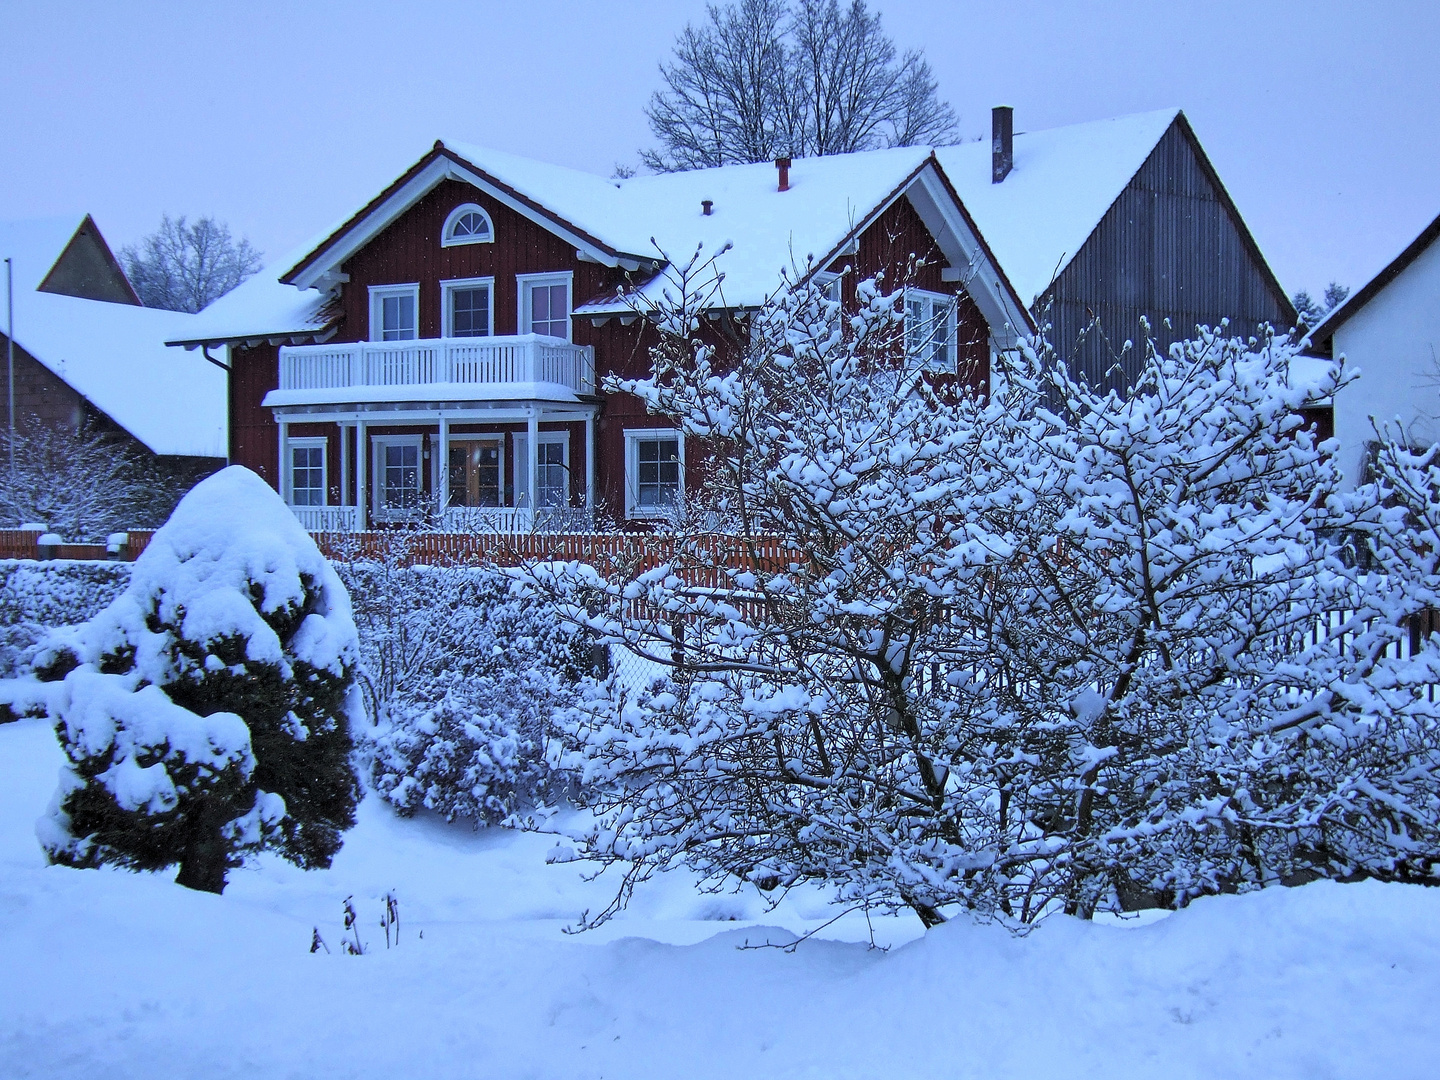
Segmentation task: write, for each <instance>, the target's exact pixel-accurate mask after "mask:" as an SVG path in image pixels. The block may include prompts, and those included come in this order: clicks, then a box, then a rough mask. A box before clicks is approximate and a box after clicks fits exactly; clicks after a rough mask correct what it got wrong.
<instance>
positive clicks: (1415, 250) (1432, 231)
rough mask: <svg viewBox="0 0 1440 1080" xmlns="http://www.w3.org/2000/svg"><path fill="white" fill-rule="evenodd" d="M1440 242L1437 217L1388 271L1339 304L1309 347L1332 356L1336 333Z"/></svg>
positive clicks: (1439, 224) (1375, 277) (1389, 266)
mask: <svg viewBox="0 0 1440 1080" xmlns="http://www.w3.org/2000/svg"><path fill="white" fill-rule="evenodd" d="M1437 238H1440V217H1437V218H1436V219H1435V220H1434V221H1432V222H1430V224H1429V225H1427V226H1425V228H1424V229H1422V230H1421V231H1420V235H1419V236H1417V237H1415V239H1414V240H1412V241H1410V243H1409V244H1407V245H1406V247H1405V250H1404V251H1402V252H1400V254H1399V255H1396V256H1395V258H1393V259H1391V260H1390V262H1389V263H1387V264H1386V266H1385V268H1384V269H1383V270H1381V271H1380V272H1379V273H1378V274H1376V275H1375V276H1374V277H1372V278H1371V279H1370V280H1369V281H1367V282H1366V283H1365V284H1364V285H1362V286H1361V287H1360V288H1358V289H1356V290H1355V292H1353V293H1352V294H1351V295H1350V296H1349V297H1347V298H1346V300H1345V302H1344V303H1342V304H1340V305H1339V306H1338V307H1337V308H1335V310H1334V311H1332V312H1330V314H1329V315H1326V316H1325V318H1324V319H1322V320H1321V322H1320V325H1319V326H1317V327H1315V329H1314V330H1313V331H1311V333H1310V344H1311V346H1312V347H1313V348H1314V349H1315V350H1316V351H1318V352H1320V353H1322V354H1323V355H1327V356H1328V355H1329V354H1330V353H1331V351H1332V350H1333V348H1334V338H1335V331H1336V330H1339V329H1340V327H1341V326H1343V325H1344V324H1345V323H1347V322H1349V321H1350V319H1351V317H1353V316H1354V315H1355V314H1356V313H1358V312H1359V311H1360V309H1361V308H1363V307H1364V306H1365V305H1366V304H1368V303H1370V301H1371V300H1373V299H1374V298H1375V297H1376V295H1377V294H1378V293H1379V292H1380V290H1382V289H1384V288H1385V286H1387V285H1389V284H1390V283H1391V282H1392V281H1394V280H1395V279H1396V278H1397V277H1399V276H1400V275H1401V274H1402V273H1404V272H1405V269H1406V267H1408V266H1409V265H1410V264H1411V263H1413V262H1414V261H1415V260H1416V259H1418V258H1419V257H1420V256H1421V255H1423V254H1424V253H1425V249H1426V248H1428V247H1429V246H1430V245H1431V244H1433V243H1435V241H1436V239H1437Z"/></svg>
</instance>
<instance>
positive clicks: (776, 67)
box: [641, 0, 956, 172]
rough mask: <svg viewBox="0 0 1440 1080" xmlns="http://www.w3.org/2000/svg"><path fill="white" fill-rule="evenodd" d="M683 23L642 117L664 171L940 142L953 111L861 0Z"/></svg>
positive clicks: (913, 56)
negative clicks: (646, 120) (655, 142)
mask: <svg viewBox="0 0 1440 1080" xmlns="http://www.w3.org/2000/svg"><path fill="white" fill-rule="evenodd" d="M707 10H708V13H709V18H710V23H709V25H708V26H701V27H699V28H697V27H694V26H686V28H685V30H684V31H683V32H682V33H681V35H680V37H679V39H678V40H677V41H676V43H675V50H674V59H673V60H672V61H671V62H670V63H662V64H661V65H660V73H661V76H662V77H663V78H664V80H665V85H666V89H664V90H661V91H657V92H656V93H655V94H654V95H653V96H652V97H651V99H650V103H649V105H648V106H647V107H646V110H645V114H646V116H647V117H648V118H649V120H650V129H651V131H653V132H654V134H655V136H656V138H657V139H658V140H659V141H660V146H659V147H658V148H656V149H652V150H643V151H641V159H642V160H643V161H644V163H645V164H646V165H647V166H648V167H650V168H652V169H655V170H657V171H660V172H673V171H677V170H681V169H696V168H708V167H712V166H717V165H730V164H736V163H741V162H753V161H768V160H770V159H772V158H775V157H777V156H780V155H784V154H790V155H794V156H800V157H806V156H820V155H826V154H846V153H851V152H853V151H856V150H871V149H875V148H877V147H883V146H912V145H916V144H920V143H947V142H952V141H954V140H955V138H956V132H955V113H954V111H953V110H952V109H951V108H950V106H949V105H948V104H946V103H945V102H943V101H941V100H940V98H939V94H938V88H937V86H936V83H935V77H934V75H933V73H932V72H931V70H930V65H929V64H928V63H927V62H926V61H925V59H924V56H923V54H922V53H921V52H920V51H918V50H910V51H907V52H905V53H904V54H898V53H897V51H896V48H895V44H894V42H892V41H891V40H890V38H889V37H888V36H887V35H886V34H885V32H884V29H883V27H882V26H881V21H880V15H879V14H878V13H874V12H871V11H870V10H869V9H868V8H867V7H866V5H865V2H864V0H851V3H850V5H849V6H848V7H846V8H841V6H840V4H839V2H838V0H800V2H799V5H798V7H793V8H792V6H791V5H790V3H789V2H788V0H741V2H740V3H739V4H738V5H737V4H728V5H726V6H725V7H723V8H722V7H718V6H715V5H711V6H710V7H709V8H708V9H707Z"/></svg>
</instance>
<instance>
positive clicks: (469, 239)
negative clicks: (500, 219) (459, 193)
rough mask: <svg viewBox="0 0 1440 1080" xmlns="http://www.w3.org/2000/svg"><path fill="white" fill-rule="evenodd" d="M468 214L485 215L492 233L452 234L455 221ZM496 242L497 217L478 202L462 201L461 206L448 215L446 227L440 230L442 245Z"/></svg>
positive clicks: (452, 245) (457, 245)
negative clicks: (482, 234)
mask: <svg viewBox="0 0 1440 1080" xmlns="http://www.w3.org/2000/svg"><path fill="white" fill-rule="evenodd" d="M466 214H479V215H480V216H481V217H483V218H484V219H485V224H486V225H488V226H490V235H489V236H462V237H454V236H451V235H450V230H451V229H453V228H455V223H456V222H457V221H459V220H460V219H461V218H462V217H464V216H465V215H466ZM494 242H495V219H494V218H492V217H491V216H490V214H489V212H488V211H487V210H486V209H485V208H484V207H483V206H479V205H477V204H476V203H461V204H460V205H459V206H457V207H455V209H454V210H451V211H450V213H449V214H448V215H447V216H446V218H445V227H444V228H443V229H441V230H440V246H441V247H462V246H464V245H466V244H493V243H494Z"/></svg>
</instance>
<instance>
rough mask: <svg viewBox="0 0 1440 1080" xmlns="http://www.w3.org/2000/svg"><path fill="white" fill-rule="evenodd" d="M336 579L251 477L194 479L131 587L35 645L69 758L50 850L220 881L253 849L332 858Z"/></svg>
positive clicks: (338, 645)
mask: <svg viewBox="0 0 1440 1080" xmlns="http://www.w3.org/2000/svg"><path fill="white" fill-rule="evenodd" d="M357 659H358V646H357V642H356V634H355V624H354V622H353V620H352V618H351V614H350V601H349V597H348V596H347V594H346V592H345V588H344V586H343V585H342V584H341V583H340V580H339V578H338V577H337V576H336V575H335V572H334V570H333V569H332V568H331V567H330V564H329V563H328V562H327V561H326V560H325V559H324V557H323V556H322V555H321V554H320V552H319V550H318V549H317V548H316V547H315V544H314V542H313V541H312V540H311V539H310V537H309V535H308V534H307V533H306V532H305V531H304V529H302V528H301V527H300V525H299V523H298V522H297V521H296V519H295V517H294V515H293V514H292V513H291V512H290V510H289V509H288V508H287V507H286V506H285V505H284V503H283V502H281V501H280V498H279V496H277V495H276V494H275V492H274V491H272V490H271V489H270V488H269V487H268V486H267V485H266V484H265V483H264V481H262V480H261V479H260V478H259V477H257V476H255V475H254V474H253V473H251V472H249V471H248V470H246V469H243V468H240V467H232V468H228V469H225V470H223V471H222V472H220V473H217V474H216V475H214V476H212V477H210V478H209V479H207V480H205V481H203V482H202V483H200V484H199V485H197V486H196V487H195V488H194V489H193V490H192V491H191V492H190V493H189V494H188V495H186V496H185V498H184V499H183V500H182V501H181V502H180V505H179V506H177V507H176V509H175V512H174V513H173V514H172V515H171V518H170V520H169V521H168V522H167V523H166V524H165V525H164V526H163V527H162V528H161V529H160V530H159V531H158V532H156V534H155V536H154V538H153V539H152V540H151V542H150V545H149V546H148V547H147V548H146V549H145V551H144V553H143V554H142V555H141V556H140V558H139V559H137V560H136V562H135V564H134V567H133V571H132V574H131V579H130V583H129V585H128V587H127V588H126V589H125V591H124V592H123V593H122V594H121V595H120V596H119V597H118V598H117V599H116V600H115V601H114V602H113V603H112V604H110V605H109V607H107V608H105V610H103V611H101V612H100V613H99V614H97V615H96V616H95V617H94V618H92V619H91V620H90V621H89V622H87V623H85V624H84V625H83V626H80V627H76V628H74V630H73V631H70V632H67V633H61V634H58V635H56V637H55V638H53V639H51V640H50V641H49V642H47V643H46V645H45V646H44V647H43V648H42V650H41V653H40V655H38V656H37V657H36V664H35V666H36V670H37V673H39V674H40V676H41V678H44V679H48V680H52V681H53V680H56V679H61V678H63V680H64V682H63V685H62V686H61V687H60V689H59V690H58V692H57V693H55V694H54V695H53V697H52V698H51V701H52V707H53V709H54V712H55V721H56V724H55V729H56V733H57V735H58V736H59V738H60V742H61V745H62V747H63V748H64V750H65V753H66V755H67V757H68V759H69V764H68V767H67V768H66V769H65V770H64V772H63V774H62V778H61V783H60V788H59V790H58V791H57V792H56V796H55V800H54V803H53V805H52V807H51V810H50V812H49V814H48V816H47V817H45V818H43V819H42V820H41V822H40V824H39V826H38V827H37V830H38V833H39V836H40V839H41V843H42V845H43V846H44V848H45V850H46V852H47V853H48V854H49V856H50V858H51V860H52V861H54V862H57V863H64V864H66V865H70V866H82V867H88V866H98V865H102V864H106V863H116V864H119V865H122V866H128V867H132V868H134V869H140V870H158V869H161V868H164V867H167V866H171V865H174V864H176V863H178V864H179V866H180V872H179V875H178V876H177V878H176V880H177V881H178V882H179V883H180V884H183V885H187V886H189V887H191V888H197V889H204V890H208V891H211V892H220V891H222V890H223V889H224V886H225V875H226V871H227V869H228V868H230V867H233V866H236V865H238V864H239V863H240V862H241V861H242V860H243V858H244V856H245V855H246V854H248V853H251V852H256V851H259V850H261V849H269V850H274V851H277V852H279V853H280V854H281V855H283V856H284V857H285V858H287V859H289V860H290V861H291V862H294V863H296V864H297V865H299V866H302V867H307V868H308V867H324V866H328V865H329V864H330V860H331V858H332V857H333V856H334V854H335V852H336V851H338V850H339V847H340V843H341V833H342V832H343V831H344V830H345V829H347V828H349V827H350V826H351V825H352V824H353V823H354V817H355V804H356V800H357V796H358V792H359V786H358V782H357V780H356V777H355V775H354V772H353V769H352V767H351V764H350V756H351V750H352V746H353V744H352V737H351V732H350V721H351V719H352V718H358V715H359V711H360V703H359V700H358V696H357V695H356V693H355V691H354V686H353V672H354V669H355V665H356V662H357Z"/></svg>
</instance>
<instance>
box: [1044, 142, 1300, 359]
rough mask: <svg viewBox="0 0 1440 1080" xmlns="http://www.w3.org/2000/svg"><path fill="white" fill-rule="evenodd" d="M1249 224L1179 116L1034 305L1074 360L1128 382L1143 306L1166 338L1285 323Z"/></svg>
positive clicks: (1162, 341) (1165, 342)
mask: <svg viewBox="0 0 1440 1080" xmlns="http://www.w3.org/2000/svg"><path fill="white" fill-rule="evenodd" d="M1242 228H1243V226H1242V225H1241V224H1240V223H1238V222H1237V221H1236V220H1234V219H1233V218H1232V216H1231V214H1230V211H1229V207H1228V205H1227V203H1226V202H1225V200H1224V198H1223V197H1222V196H1221V193H1220V191H1219V190H1218V189H1217V188H1216V186H1215V184H1214V183H1213V182H1212V180H1211V178H1210V176H1209V175H1208V174H1207V172H1206V169H1205V167H1204V165H1203V164H1202V162H1201V160H1200V158H1199V157H1198V156H1197V154H1196V152H1195V149H1194V147H1193V146H1192V145H1191V143H1190V141H1189V139H1188V138H1187V137H1186V135H1185V133H1184V131H1183V130H1182V128H1181V127H1180V125H1179V124H1178V123H1177V124H1174V125H1172V126H1171V128H1170V130H1169V131H1168V132H1166V133H1165V135H1164V136H1163V137H1162V138H1161V140H1160V142H1159V143H1158V144H1157V145H1156V147H1155V149H1154V151H1152V152H1151V154H1150V157H1149V158H1148V159H1146V161H1145V164H1144V165H1142V166H1141V168H1140V170H1139V171H1138V172H1137V173H1136V175H1135V177H1134V179H1133V180H1132V181H1131V182H1130V184H1129V186H1127V187H1126V188H1125V190H1124V191H1123V192H1121V194H1120V196H1119V198H1118V199H1116V201H1115V203H1114V205H1113V206H1111V208H1110V210H1109V212H1108V213H1106V215H1105V217H1104V218H1103V219H1102V220H1101V222H1100V224H1099V226H1098V227H1097V228H1096V229H1095V231H1094V232H1093V233H1091V235H1090V238H1089V240H1087V241H1086V243H1085V245H1084V246H1083V247H1082V248H1081V249H1080V252H1079V254H1078V255H1077V256H1076V257H1075V259H1074V260H1073V261H1072V262H1071V263H1070V265H1069V266H1067V267H1066V268H1065V270H1064V271H1063V272H1062V273H1061V274H1060V277H1059V278H1058V279H1057V280H1056V282H1055V284H1054V285H1053V286H1052V287H1051V289H1050V290H1049V292H1048V293H1047V294H1046V296H1044V297H1042V299H1041V301H1040V302H1039V303H1038V304H1037V305H1036V311H1037V314H1038V315H1039V316H1040V319H1041V321H1042V322H1044V321H1047V320H1048V321H1049V322H1050V323H1051V324H1052V330H1051V340H1052V341H1053V342H1054V344H1055V346H1056V349H1057V350H1058V351H1059V353H1060V355H1061V356H1063V357H1065V358H1066V359H1068V360H1069V361H1070V362H1071V364H1072V369H1074V370H1078V371H1079V372H1083V374H1084V375H1085V377H1086V378H1087V379H1089V380H1090V381H1091V382H1092V384H1098V385H1101V386H1104V387H1118V386H1122V385H1125V384H1127V383H1128V382H1129V381H1130V380H1132V379H1133V378H1135V376H1136V374H1137V373H1138V371H1139V369H1140V365H1141V362H1142V360H1143V355H1142V354H1141V353H1140V352H1139V350H1138V349H1135V348H1132V349H1130V350H1128V351H1127V350H1125V348H1124V345H1125V342H1126V341H1132V342H1133V341H1138V340H1139V338H1140V334H1141V328H1140V319H1141V317H1142V316H1145V317H1148V318H1149V320H1150V324H1151V332H1152V333H1153V334H1154V336H1155V339H1156V343H1157V344H1158V345H1159V346H1161V347H1162V348H1164V347H1168V346H1169V345H1170V344H1172V343H1173V342H1176V341H1180V340H1183V339H1185V338H1187V337H1190V336H1192V335H1193V333H1194V331H1195V327H1196V326H1199V325H1204V326H1218V325H1219V324H1220V322H1221V320H1223V319H1229V321H1230V332H1232V333H1234V334H1239V335H1249V334H1253V333H1255V331H1256V330H1257V329H1258V328H1259V327H1260V326H1261V324H1264V323H1269V324H1270V325H1271V326H1273V327H1275V328H1276V329H1277V330H1284V329H1288V323H1289V311H1288V309H1287V306H1286V302H1285V299H1284V297H1283V296H1277V295H1276V292H1275V289H1274V286H1273V285H1272V282H1271V278H1270V276H1269V274H1268V273H1267V272H1266V270H1265V268H1264V266H1263V265H1262V264H1261V263H1259V262H1258V261H1257V259H1256V256H1255V254H1254V253H1253V252H1252V250H1251V248H1250V246H1249V245H1248V244H1247V243H1246V239H1245V236H1244V235H1243V234H1242V232H1241V229H1242ZM1047 302H1048V309H1047ZM1167 319H1168V320H1169V326H1168V327H1167V326H1166V323H1165V321H1166V320H1167ZM1092 324H1095V325H1094V326H1093V327H1092Z"/></svg>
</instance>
